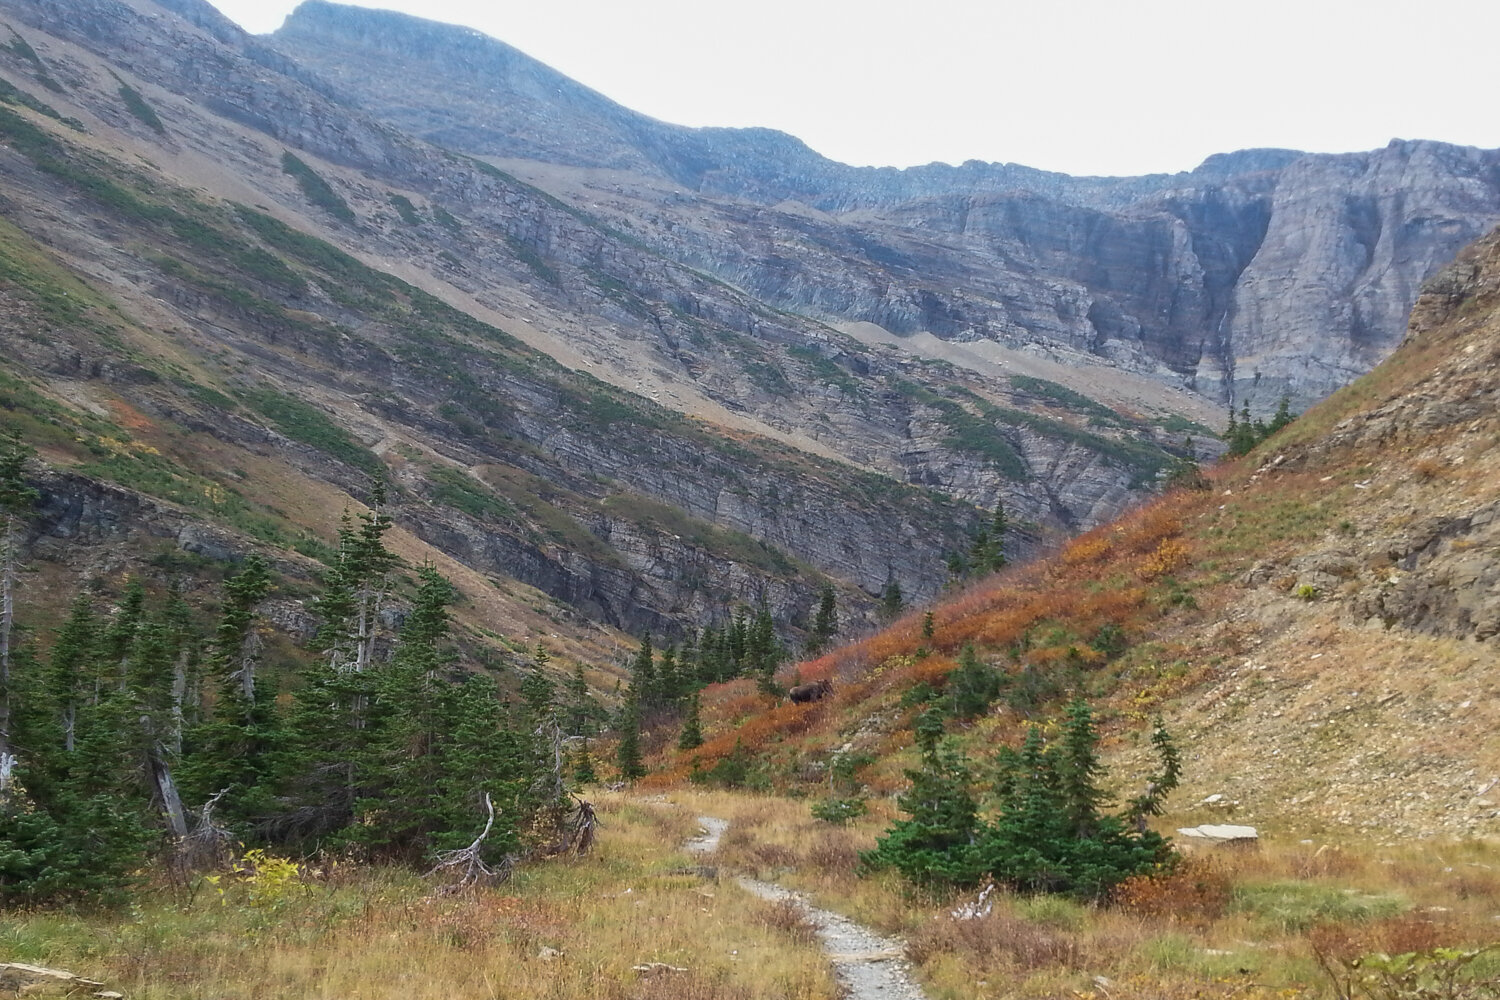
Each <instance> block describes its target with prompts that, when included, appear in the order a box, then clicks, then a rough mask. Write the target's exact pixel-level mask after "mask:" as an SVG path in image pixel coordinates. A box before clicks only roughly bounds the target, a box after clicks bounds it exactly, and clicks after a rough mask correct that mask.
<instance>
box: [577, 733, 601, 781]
mask: <svg viewBox="0 0 1500 1000" xmlns="http://www.w3.org/2000/svg"><path fill="white" fill-rule="evenodd" d="M573 780H574V781H576V782H578V784H580V785H592V784H594V783H595V782H597V781H598V780H599V775H598V773H597V772H596V771H595V770H594V757H593V755H592V754H590V753H589V738H588V737H587V736H585V737H584V738H583V742H582V743H581V744H580V745H579V747H578V753H577V755H576V756H575V757H574V760H573Z"/></svg>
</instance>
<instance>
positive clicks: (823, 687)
mask: <svg viewBox="0 0 1500 1000" xmlns="http://www.w3.org/2000/svg"><path fill="white" fill-rule="evenodd" d="M831 694H833V681H831V680H829V679H828V678H827V677H825V678H823V679H822V680H820V681H813V682H812V683H811V684H798V685H797V686H796V687H794V688H792V689H791V690H790V691H788V692H787V696H788V697H790V698H791V699H792V701H795V702H796V703H797V704H799V705H805V704H807V703H808V702H810V701H817V700H818V699H820V698H826V697H828V696H829V695H831Z"/></svg>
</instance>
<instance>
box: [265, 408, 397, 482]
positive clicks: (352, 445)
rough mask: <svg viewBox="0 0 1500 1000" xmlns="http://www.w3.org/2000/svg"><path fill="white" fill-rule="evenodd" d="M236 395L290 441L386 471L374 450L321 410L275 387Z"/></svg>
mask: <svg viewBox="0 0 1500 1000" xmlns="http://www.w3.org/2000/svg"><path fill="white" fill-rule="evenodd" d="M236 395H237V396H239V398H240V400H241V401H243V402H244V403H245V404H246V405H247V406H249V407H250V408H251V409H253V410H255V411H256V412H257V413H259V414H260V415H261V416H263V417H265V418H266V419H267V420H269V421H270V422H271V423H272V424H273V425H274V426H275V427H276V429H277V430H278V431H280V432H281V433H283V434H285V435H286V436H287V437H289V438H291V439H292V440H293V441H297V442H300V443H302V444H305V445H308V446H309V447H313V448H316V449H318V450H319V451H321V452H323V453H324V454H325V455H330V456H332V457H333V458H336V459H338V460H339V461H341V462H344V463H346V464H348V465H352V466H354V467H355V468H356V469H361V470H363V471H365V472H367V473H369V474H370V475H372V476H378V475H381V474H382V473H383V472H384V471H385V467H384V465H383V464H382V463H381V461H380V459H379V458H378V457H377V456H376V455H375V453H374V452H372V451H370V449H368V448H366V447H365V446H364V445H362V444H360V443H359V442H358V441H356V440H355V439H354V438H353V436H352V435H350V434H349V432H348V431H346V430H344V429H343V428H342V427H340V426H339V425H338V424H336V423H334V422H333V420H332V419H331V418H329V416H328V415H327V414H325V413H324V412H323V411H322V410H319V409H317V408H316V407H314V406H310V405H308V404H307V403H304V402H303V401H302V400H300V399H294V398H292V397H291V396H286V395H283V394H282V393H279V392H277V391H276V390H274V389H268V388H253V389H242V390H240V391H238V392H237V393H236Z"/></svg>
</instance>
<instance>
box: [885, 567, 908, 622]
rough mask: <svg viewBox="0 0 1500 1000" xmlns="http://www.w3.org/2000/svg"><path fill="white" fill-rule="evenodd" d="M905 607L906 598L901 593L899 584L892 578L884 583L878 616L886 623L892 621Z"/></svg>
mask: <svg viewBox="0 0 1500 1000" xmlns="http://www.w3.org/2000/svg"><path fill="white" fill-rule="evenodd" d="M905 607H906V598H905V597H904V596H903V595H902V593H901V584H900V583H898V582H897V581H896V579H895V578H894V577H892V578H891V579H890V580H888V581H887V582H886V585H885V589H884V590H882V591H881V592H880V614H881V617H883V618H885V619H886V620H887V621H894V620H895V619H896V618H897V617H899V616H900V614H901V611H902V609H903V608H905Z"/></svg>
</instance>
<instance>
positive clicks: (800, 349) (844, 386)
mask: <svg viewBox="0 0 1500 1000" xmlns="http://www.w3.org/2000/svg"><path fill="white" fill-rule="evenodd" d="M786 352H787V354H789V355H791V356H792V357H794V358H796V359H797V360H798V361H801V362H802V363H803V364H804V365H806V366H807V369H808V371H810V372H811V373H812V375H813V377H814V378H816V379H817V380H818V381H820V382H822V383H823V384H824V385H832V386H835V387H836V388H837V389H838V390H839V392H841V393H843V394H844V395H845V396H848V397H850V398H852V399H857V398H859V397H860V395H861V394H860V391H859V383H858V382H856V381H855V380H854V378H853V376H851V375H850V374H849V373H848V372H846V371H844V369H842V368H840V367H839V366H838V363H837V362H835V361H834V360H833V359H832V358H827V357H824V356H823V354H822V352H821V351H819V350H818V349H817V348H816V347H811V346H805V345H802V344H794V345H792V346H791V347H788V348H787V349H786Z"/></svg>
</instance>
